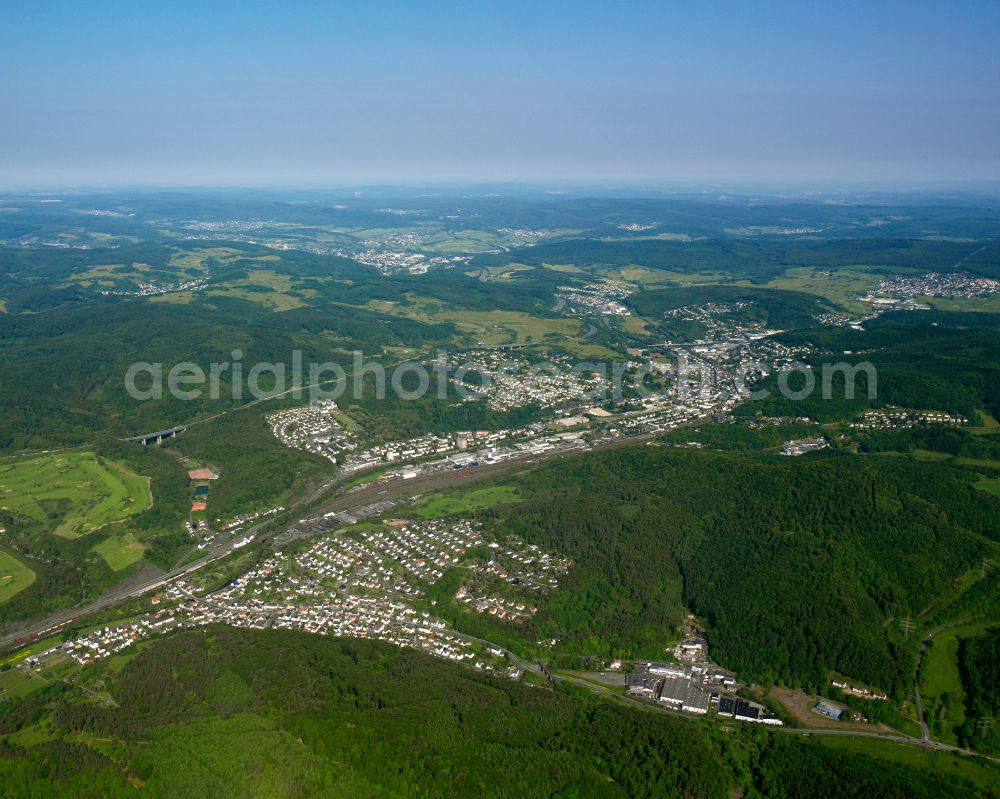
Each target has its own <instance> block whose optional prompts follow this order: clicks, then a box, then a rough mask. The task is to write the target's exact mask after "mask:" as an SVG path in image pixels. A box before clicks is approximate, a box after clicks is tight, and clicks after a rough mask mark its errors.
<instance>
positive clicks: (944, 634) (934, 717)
mask: <svg viewBox="0 0 1000 799" xmlns="http://www.w3.org/2000/svg"><path fill="white" fill-rule="evenodd" d="M995 624H996V622H995V621H993V622H981V623H978V624H967V625H962V626H959V627H951V628H949V629H947V630H942V631H941V632H939V633H938V634H937V635H935V636H934V638H933V643H932V645H931V646H930V647H928V649H927V653H926V655H924V659H923V663H922V664H921V667H920V694H921V697H922V698H923V700H924V712H925V714H926V715H927V719H928V723H929V724H930V726H931V729H932V731H933V733H934V736H935V737H936V738H938V739H939V740H941V741H943V742H945V743H949V744H957V743H958V740H957V738H956V735H955V728H957V727H960V726H961V725H962V723H963V722H964V721H965V704H964V703H965V691H964V690H963V688H962V677H961V675H960V674H959V672H958V644H959V640H960V639H962V638H973V637H975V636H977V635H982V634H984V633H985V632H986V629H987V628H988V627H992V626H994V625H995Z"/></svg>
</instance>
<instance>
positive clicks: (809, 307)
mask: <svg viewBox="0 0 1000 799" xmlns="http://www.w3.org/2000/svg"><path fill="white" fill-rule="evenodd" d="M710 302H711V303H749V305H748V306H747V307H744V308H739V309H737V310H733V311H731V312H729V313H727V314H725V318H727V319H732V320H734V321H736V322H740V323H744V324H745V323H748V322H756V323H759V324H763V325H764V326H766V327H769V328H780V329H783V330H784V329H789V328H801V327H814V326H815V325H816V317H817V315H819V314H822V313H830V312H831V311H833V310H835V309H836V308H835V306H833V305H831V304H830V303H829V302H827V301H825V300H822V299H820V298H819V297H817V296H816V295H815V294H804V293H802V292H798V291H781V290H778V289H765V288H746V287H742V286H726V285H721V286H683V287H680V286H678V287H673V286H672V287H670V288H663V289H654V290H651V291H643V292H641V293H639V294H637V295H635V296H634V297H633V298H631V305H632V307H633V308H635V310H636V313H638V314H640V315H641V316H646V317H650V318H653V319H657V320H661V321H660V325H661V326H662V327H663V328H664V330H665V332H666V333H667V334H668V335H669V336H670V338H671V340H678V339H675V338H674V336H675V335H676V334H678V333H681V334H682V335H683V338H681V339H680V340H684V338H701V336H702V335H704V332H705V328H704V325H698V323H694V324H695V325H696V327H695V328H694V329H691V330H687V329H683V328H679V329H676V330H675V329H674V327H672V326H675V325H677V322H676V321H675V320H671V319H667V320H663V314H664V313H665V312H667V311H671V310H674V309H676V308H682V307H685V306H689V305H704V304H705V303H710ZM688 324H691V323H690V322H689V323H688ZM698 328H700V330H699V329H698ZM692 334H693V335H692Z"/></svg>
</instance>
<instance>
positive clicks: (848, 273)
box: [737, 266, 879, 312]
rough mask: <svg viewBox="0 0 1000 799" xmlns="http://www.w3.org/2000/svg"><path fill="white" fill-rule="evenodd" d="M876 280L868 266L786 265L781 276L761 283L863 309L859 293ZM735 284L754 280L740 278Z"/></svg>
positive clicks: (856, 310)
mask: <svg viewBox="0 0 1000 799" xmlns="http://www.w3.org/2000/svg"><path fill="white" fill-rule="evenodd" d="M878 281H879V275H876V274H873V273H872V272H871V271H870V268H869V267H865V266H857V267H840V268H838V269H823V268H820V267H811V266H806V267H799V268H793V269H789V270H787V271H786V272H785V273H784V274H783V275H782V276H781V277H777V278H774V279H773V280H770V281H768V282H767V283H765V284H764V285H765V286H766V287H767V288H773V289H784V290H785V291H801V292H804V293H806V294H815V295H817V296H819V297H825V298H826V299H828V300H830V301H831V302H834V303H837V304H838V305H841V306H843V307H844V308H847V309H848V310H851V311H855V312H862V311H865V310H867V309H868V306H867V305H865V304H864V303H861V302H858V300H857V296H858V294H860V293H861V292H863V291H865V290H866V289H868V288H871V287H872V286H874V285H875V284H876V283H878ZM737 285H745V286H751V285H753V284H752V283H750V282H748V281H740V283H738V284H737Z"/></svg>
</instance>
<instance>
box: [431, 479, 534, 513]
mask: <svg viewBox="0 0 1000 799" xmlns="http://www.w3.org/2000/svg"><path fill="white" fill-rule="evenodd" d="M520 501H521V497H520V496H518V493H517V489H515V488H514V487H513V486H505V485H498V486H491V487H489V488H477V489H474V490H472V491H466V492H465V493H463V494H459V495H457V496H440V495H436V496H431V497H429V498H428V499H427V501H426V502H423V503H422V504H421V505H419V506H418V507H417V508H416V509H415V510H414V511H413V515H414V516H419V517H420V518H422V519H436V518H437V517H439V516H450V515H451V514H455V513H470V512H472V511H477V510H481V509H483V508H492V507H493V506H495V505H509V504H513V503H517V502H520Z"/></svg>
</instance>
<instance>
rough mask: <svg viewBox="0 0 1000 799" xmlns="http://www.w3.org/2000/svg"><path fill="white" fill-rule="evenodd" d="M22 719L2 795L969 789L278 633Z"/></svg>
mask: <svg viewBox="0 0 1000 799" xmlns="http://www.w3.org/2000/svg"><path fill="white" fill-rule="evenodd" d="M119 665H120V664H119ZM95 688H98V690H97V691H95V690H94V689H95ZM95 697H97V699H96V700H95ZM102 697H103V698H102ZM112 699H113V702H112V701H110V700H112ZM26 727H31V728H32V729H34V730H44V731H45V732H44V734H43V737H48V739H49V740H48V741H47V742H44V743H39V744H37V745H36V746H34V747H32V748H30V749H21V748H20V747H19V746H18V745H16V744H9V743H4V742H3V740H2V739H0V794H2V795H4V796H18V797H20V796H45V797H58V796H100V797H102V799H112V798H113V797H118V796H130V797H137V796H138V797H141V796H155V797H183V799H190V797H202V796H212V797H215V798H216V799H228V797H239V799H245V797H261V799H265V797H266V799H280V798H281V797H295V796H352V797H374V796H396V797H403V796H406V797H518V799H521V798H522V797H565V798H566V799H568V798H569V797H608V799H614V798H615V797H659V798H664V799H666V798H668V797H691V799H695V798H697V799H713V797H719V799H722V797H731V796H735V795H743V796H754V797H771V798H772V799H782V798H783V797H795V796H802V795H809V796H810V797H814V798H815V799H824V797H831V799H832V798H833V797H838V798H840V797H859V798H860V797H872V796H879V797H887V798H888V799H904V798H905V799H914V798H916V799H920V797H927V798H928V799H930V798H931V797H941V796H949V797H955V798H956V799H965V798H966V797H968V798H969V799H971V798H972V797H976V796H983V794H982V793H980V792H978V791H977V790H975V789H974V788H972V787H971V786H970V785H968V784H967V783H964V782H960V781H958V780H956V779H954V778H952V779H950V780H948V781H946V780H945V779H944V778H939V777H936V776H933V775H931V774H930V773H928V772H926V771H922V770H919V769H909V770H904V769H903V768H901V767H899V766H894V765H889V764H886V763H882V762H877V761H875V760H872V759H869V758H868V757H866V756H862V755H854V754H848V753H846V752H841V751H838V750H834V749H829V748H827V747H826V746H824V745H823V744H821V743H816V742H810V741H806V740H805V739H801V738H798V737H793V736H791V735H788V734H768V733H765V732H764V731H762V730H759V729H751V728H750V727H748V726H746V725H733V724H729V725H726V727H725V728H722V727H718V726H716V725H713V724H708V723H705V722H704V721H703V722H701V723H698V722H691V721H688V720H683V719H672V718H665V717H663V716H661V715H658V714H655V713H651V712H648V711H641V710H635V709H631V708H626V707H624V706H622V705H619V704H616V703H612V702H610V701H607V700H599V699H596V698H594V697H593V696H592V695H590V694H589V693H585V694H580V693H578V692H577V691H573V692H571V693H567V692H565V691H562V690H556V691H552V690H549V689H547V688H542V687H532V686H525V685H520V684H517V683H513V682H510V681H507V680H500V679H496V678H491V677H487V676H482V675H479V674H477V673H476V672H474V671H472V670H471V669H468V668H465V667H462V666H458V665H456V664H451V663H448V662H444V661H441V660H438V659H435V658H431V657H429V656H427V655H422V654H419V653H417V652H413V651H410V650H400V649H397V648H395V647H392V646H389V645H388V644H382V643H379V642H366V641H352V640H343V639H330V638H326V637H313V636H308V635H305V634H302V633H295V632H290V631H261V632H251V631H248V630H235V629H231V628H209V629H207V630H192V631H187V632H183V633H180V634H176V635H174V636H171V637H168V638H166V639H162V640H160V641H158V642H154V643H153V644H152V645H151V646H150V647H149V648H147V649H145V650H144V651H143V652H142V653H141V654H139V655H137V656H135V657H134V659H132V660H131V661H130V662H128V663H127V664H126V665H125V666H124V668H123V669H122V670H121V671H120V673H116V671H115V669H113V668H107V667H103V666H98V667H92V668H90V669H87V670H86V671H84V672H83V674H82V675H81V677H80V680H79V681H78V684H77V686H76V687H74V688H66V687H62V688H51V689H49V690H48V691H47V692H40V693H39V692H36V693H35V694H32V695H31V697H29V698H28V699H25V700H23V701H22V702H21V703H20V704H12V705H7V706H0V735H3V734H7V733H12V732H16V731H17V730H19V729H24V728H26ZM11 786H17V788H16V789H12V788H11Z"/></svg>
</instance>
